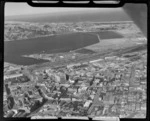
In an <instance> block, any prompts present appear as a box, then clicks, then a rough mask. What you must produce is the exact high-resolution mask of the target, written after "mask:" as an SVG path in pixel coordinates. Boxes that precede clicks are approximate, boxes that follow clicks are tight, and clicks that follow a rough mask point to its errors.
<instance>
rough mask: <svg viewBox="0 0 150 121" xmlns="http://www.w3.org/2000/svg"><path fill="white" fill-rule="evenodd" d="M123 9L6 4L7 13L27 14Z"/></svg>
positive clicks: (118, 9)
mask: <svg viewBox="0 0 150 121" xmlns="http://www.w3.org/2000/svg"><path fill="white" fill-rule="evenodd" d="M91 10H93V11H95V10H99V11H101V12H105V11H122V8H115V9H114V8H92V9H91V8H47V7H46V8H45V7H43V8H41V7H31V6H29V5H28V4H27V3H10V2H9V3H6V4H5V15H6V16H13V15H25V14H26V15H27V14H40V13H55V12H66V11H91Z"/></svg>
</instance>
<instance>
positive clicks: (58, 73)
mask: <svg viewBox="0 0 150 121" xmlns="http://www.w3.org/2000/svg"><path fill="white" fill-rule="evenodd" d="M145 57H146V55H142V56H141V59H139V60H135V61H130V59H128V58H125V57H117V56H111V57H105V58H103V59H97V60H93V61H88V62H85V63H75V64H69V65H67V66H65V67H62V68H57V69H56V68H49V69H43V70H39V71H35V72H34V74H33V75H32V76H33V80H30V81H29V82H24V83H23V84H21V83H20V84H19V85H20V87H22V90H23V91H21V92H22V93H24V92H25V91H24V90H26V91H30V92H29V93H30V94H31V95H32V97H34V98H38V97H40V96H39V94H38V93H37V92H36V91H35V90H34V83H38V84H40V85H41V87H42V90H43V91H44V93H45V94H46V95H48V96H49V97H51V98H52V99H53V100H54V101H49V102H48V103H46V104H45V105H44V106H43V107H42V108H41V109H40V111H39V112H38V113H36V114H35V115H36V116H57V117H59V116H60V117H61V116H89V117H100V116H112V117H113V116H117V117H121V118H122V117H123V118H126V117H129V118H134V117H136V116H139V115H141V117H142V116H143V117H144V116H146V99H147V96H146V87H147V85H146V84H147V61H145ZM33 82H34V83H33ZM20 95H22V94H20ZM17 99H19V94H18V95H17Z"/></svg>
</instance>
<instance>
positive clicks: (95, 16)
mask: <svg viewBox="0 0 150 121" xmlns="http://www.w3.org/2000/svg"><path fill="white" fill-rule="evenodd" d="M5 20H6V21H24V22H82V21H93V22H104V21H130V20H131V19H130V18H129V17H128V15H127V14H126V13H124V12H123V11H112V12H110V11H109V12H108V11H106V12H100V11H87V12H86V11H81V12H77V11H75V12H72V11H70V12H60V13H44V14H33V15H31V14H30V15H16V16H6V17H5Z"/></svg>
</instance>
